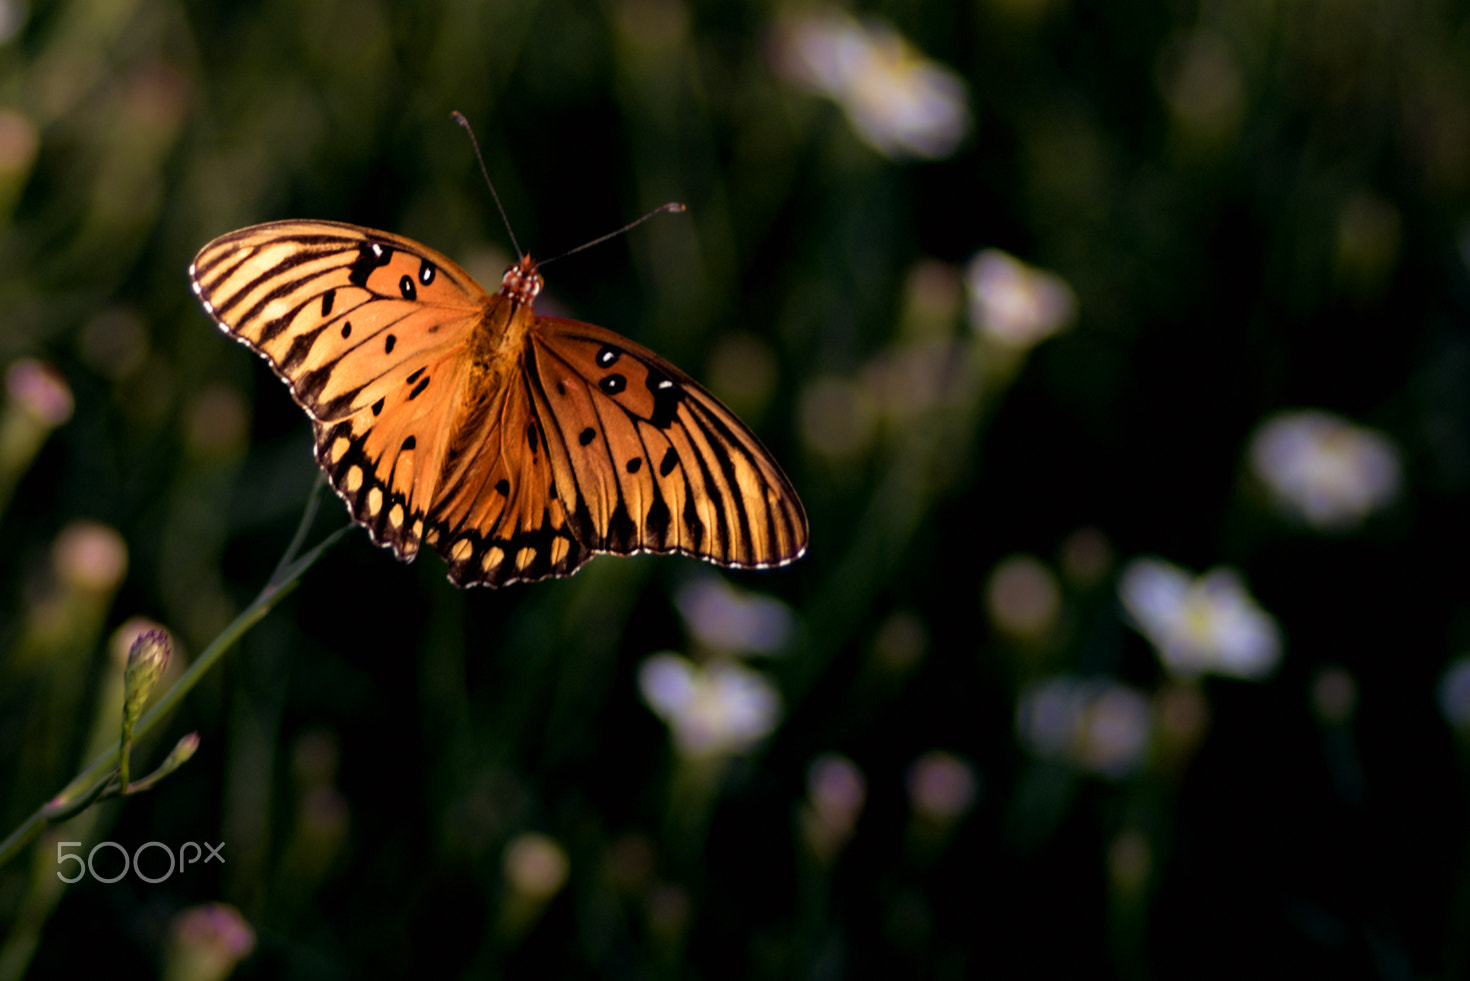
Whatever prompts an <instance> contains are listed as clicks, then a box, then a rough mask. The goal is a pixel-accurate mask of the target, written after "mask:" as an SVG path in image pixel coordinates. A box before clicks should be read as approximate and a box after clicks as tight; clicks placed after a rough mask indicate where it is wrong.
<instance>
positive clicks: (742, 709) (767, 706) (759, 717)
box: [638, 652, 781, 757]
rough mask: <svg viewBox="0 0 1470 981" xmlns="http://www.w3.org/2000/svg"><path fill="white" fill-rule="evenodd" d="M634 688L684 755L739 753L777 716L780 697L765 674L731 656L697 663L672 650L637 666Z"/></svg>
mask: <svg viewBox="0 0 1470 981" xmlns="http://www.w3.org/2000/svg"><path fill="white" fill-rule="evenodd" d="M638 688H639V691H641V692H642V694H643V700H644V701H645V702H647V703H648V707H649V708H651V709H652V710H653V712H654V714H655V715H657V716H658V717H659V718H661V719H663V720H664V721H665V722H667V723H668V724H669V728H670V729H672V730H673V734H674V745H675V747H676V748H677V749H678V751H679V752H680V753H682V754H684V755H685V756H694V757H704V756H722V755H727V754H730V753H739V752H742V751H744V750H746V749H749V748H750V747H751V746H754V745H755V744H756V743H757V742H759V741H760V740H761V739H763V738H764V737H766V736H767V735H769V734H770V733H771V732H772V731H774V730H775V728H776V725H777V724H778V723H779V722H780V719H781V696H780V695H779V694H778V693H777V692H776V689H775V687H774V686H773V685H772V684H771V683H770V682H769V681H767V680H766V677H765V675H762V674H760V673H758V672H755V671H751V670H750V669H748V668H745V667H742V666H741V665H739V664H736V663H734V662H732V661H725V660H720V661H715V662H713V663H712V664H709V665H706V666H701V665H698V664H694V663H693V662H691V661H688V660H686V659H685V658H682V657H680V656H679V655H677V654H672V653H668V652H665V653H662V654H655V655H653V656H652V657H650V658H649V659H648V660H646V661H644V662H643V665H642V667H640V668H639V669H638Z"/></svg>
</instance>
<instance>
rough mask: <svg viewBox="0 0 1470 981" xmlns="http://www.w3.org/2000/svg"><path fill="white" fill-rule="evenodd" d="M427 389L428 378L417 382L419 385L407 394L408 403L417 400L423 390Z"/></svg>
mask: <svg viewBox="0 0 1470 981" xmlns="http://www.w3.org/2000/svg"><path fill="white" fill-rule="evenodd" d="M428 387H429V379H428V378H424V379H421V380H420V381H419V383H418V384H417V385H415V386H414V387H413V391H411V392H409V393H408V400H409V401H410V402H412V401H413V400H414V399H416V398H418V397H419V396H420V395H421V394H423V391H424V389H426V388H428Z"/></svg>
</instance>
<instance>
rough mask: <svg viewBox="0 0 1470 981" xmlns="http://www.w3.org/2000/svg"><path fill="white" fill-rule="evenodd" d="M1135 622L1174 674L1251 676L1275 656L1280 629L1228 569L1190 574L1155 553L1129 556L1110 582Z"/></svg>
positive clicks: (1264, 671)
mask: <svg viewBox="0 0 1470 981" xmlns="http://www.w3.org/2000/svg"><path fill="white" fill-rule="evenodd" d="M1118 594H1119V596H1120V598H1121V599H1122V600H1123V606H1124V607H1125V608H1126V609H1127V610H1128V613H1129V615H1131V616H1132V618H1133V622H1134V624H1135V626H1137V627H1138V629H1139V631H1140V632H1142V633H1143V635H1144V636H1145V637H1147V638H1148V639H1149V641H1150V642H1152V644H1153V645H1154V647H1155V648H1156V649H1157V650H1158V652H1159V658H1160V659H1161V660H1162V661H1163V662H1164V667H1166V668H1167V669H1168V670H1169V671H1170V672H1172V673H1173V674H1175V675H1178V676H1181V677H1194V676H1196V675H1200V674H1205V673H1207V672H1208V673H1212V674H1219V675H1229V676H1231V677H1236V678H1247V679H1251V680H1259V679H1261V678H1264V677H1266V676H1267V675H1269V674H1270V673H1271V672H1272V671H1273V670H1274V669H1275V667H1276V662H1277V661H1279V660H1280V659H1281V631H1280V628H1278V627H1277V625H1276V621H1275V619H1273V618H1272V617H1271V615H1270V614H1269V613H1267V612H1266V611H1264V610H1262V609H1261V607H1260V606H1259V605H1257V603H1256V601H1255V600H1254V599H1252V598H1251V595H1250V593H1248V592H1247V591H1246V588H1245V585H1244V583H1242V582H1241V580H1240V577H1239V576H1238V575H1237V574H1236V573H1235V572H1234V570H1231V569H1226V568H1219V569H1214V570H1212V571H1210V572H1208V573H1206V574H1204V575H1203V576H1200V577H1198V578H1195V577H1194V576H1193V575H1191V574H1190V573H1188V572H1186V571H1185V570H1183V569H1181V568H1179V567H1178V566H1176V565H1171V564H1170V563H1168V562H1164V561H1163V560H1161V559H1134V560H1133V561H1132V562H1130V563H1129V564H1128V566H1127V568H1125V569H1124V570H1123V575H1122V578H1121V580H1120V581H1119V583H1118Z"/></svg>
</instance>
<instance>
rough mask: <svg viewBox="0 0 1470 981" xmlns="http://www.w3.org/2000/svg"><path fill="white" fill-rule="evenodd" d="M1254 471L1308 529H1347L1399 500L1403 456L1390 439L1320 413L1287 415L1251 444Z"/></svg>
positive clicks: (1260, 432) (1259, 433) (1271, 422)
mask: <svg viewBox="0 0 1470 981" xmlns="http://www.w3.org/2000/svg"><path fill="white" fill-rule="evenodd" d="M1249 453H1250V463H1251V469H1252V470H1253V471H1255V473H1256V476H1258V477H1259V478H1260V479H1261V482H1262V483H1264V484H1265V485H1266V487H1267V489H1269V490H1270V492H1271V494H1272V496H1273V497H1274V498H1275V499H1276V502H1277V504H1278V505H1279V506H1280V507H1282V508H1283V509H1284V510H1286V511H1287V512H1288V513H1290V514H1293V515H1295V516H1297V517H1299V518H1301V519H1302V520H1304V521H1305V522H1306V523H1307V524H1309V525H1311V526H1313V527H1315V528H1322V529H1328V530H1333V529H1346V528H1352V527H1354V526H1355V525H1358V524H1360V523H1361V522H1362V521H1363V519H1364V518H1366V517H1367V516H1368V515H1369V514H1371V513H1372V512H1374V511H1377V510H1379V509H1381V508H1383V507H1384V506H1385V505H1387V504H1389V503H1390V502H1391V501H1392V500H1393V499H1394V498H1395V497H1396V496H1398V492H1399V485H1400V483H1401V479H1402V474H1401V465H1400V463H1399V454H1398V450H1397V449H1395V448H1394V445H1393V443H1392V442H1390V441H1389V439H1388V438H1387V437H1386V436H1383V435H1382V434H1380V433H1376V432H1374V431H1373V430H1371V429H1364V428H1362V427H1359V426H1355V425H1353V424H1352V423H1350V422H1348V421H1347V420H1346V419H1343V418H1341V417H1340V416H1335V415H1332V414H1331V413H1328V412H1321V411H1317V410H1310V409H1309V410H1303V411H1298V412H1283V413H1281V414H1280V415H1277V416H1274V417H1272V418H1271V419H1269V420H1267V421H1266V422H1265V423H1263V424H1262V425H1261V426H1260V428H1258V429H1257V430H1256V433H1255V435H1254V436H1252V437H1251V441H1250V451H1249Z"/></svg>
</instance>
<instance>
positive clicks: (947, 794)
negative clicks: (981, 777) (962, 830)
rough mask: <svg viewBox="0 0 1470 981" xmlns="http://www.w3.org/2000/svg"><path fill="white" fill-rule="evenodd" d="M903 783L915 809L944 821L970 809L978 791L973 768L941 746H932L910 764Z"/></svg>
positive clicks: (930, 817)
mask: <svg viewBox="0 0 1470 981" xmlns="http://www.w3.org/2000/svg"><path fill="white" fill-rule="evenodd" d="M904 782H905V783H906V784H907V786H908V792H909V800H910V802H911V803H912V804H913V807H914V811H915V812H916V813H918V814H919V815H921V816H923V817H926V818H929V819H930V820H934V821H938V822H940V823H943V824H948V823H949V822H951V821H953V820H955V819H956V818H959V817H961V816H963V815H964V814H965V812H967V811H969V809H970V807H971V805H973V804H974V803H975V798H976V796H978V794H979V792H980V784H979V781H978V780H977V779H976V777H975V770H974V768H972V767H971V766H970V764H969V763H967V762H965V761H964V760H962V759H960V758H959V757H958V756H956V755H954V754H953V753H949V752H946V751H944V750H942V749H931V750H930V751H929V752H927V753H925V754H924V755H923V756H920V757H919V758H918V759H916V760H914V762H913V763H911V764H909V768H908V773H907V774H906V775H905V780H904Z"/></svg>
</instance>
